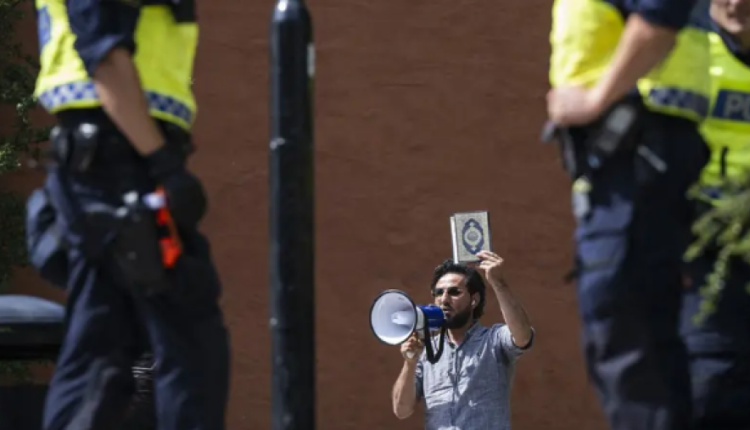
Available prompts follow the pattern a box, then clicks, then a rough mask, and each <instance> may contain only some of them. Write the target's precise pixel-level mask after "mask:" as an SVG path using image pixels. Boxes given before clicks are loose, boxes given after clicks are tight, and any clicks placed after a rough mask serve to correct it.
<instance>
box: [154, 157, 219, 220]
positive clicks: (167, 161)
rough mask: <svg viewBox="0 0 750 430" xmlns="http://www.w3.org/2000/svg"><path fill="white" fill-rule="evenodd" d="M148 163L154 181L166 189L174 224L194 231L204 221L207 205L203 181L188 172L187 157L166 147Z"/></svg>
mask: <svg viewBox="0 0 750 430" xmlns="http://www.w3.org/2000/svg"><path fill="white" fill-rule="evenodd" d="M146 159H147V161H148V163H149V169H150V172H151V175H152V177H153V178H154V179H155V180H156V182H157V185H159V186H161V187H163V188H164V192H165V194H166V199H167V206H168V207H169V211H170V212H171V214H172V218H173V219H174V221H175V223H176V224H178V225H180V226H183V227H188V228H190V227H195V226H196V225H197V224H198V222H200V220H201V219H203V216H204V215H205V213H206V209H207V206H208V203H207V198H206V193H205V191H204V189H203V185H202V184H201V182H200V180H198V178H197V177H195V175H193V174H192V173H190V172H189V171H188V170H187V169H186V168H185V160H184V157H182V156H181V155H180V154H178V153H175V152H173V151H172V150H170V149H168V148H167V147H166V145H165V146H163V147H162V148H160V149H158V150H156V151H155V152H154V153H152V154H149V155H148V156H146Z"/></svg>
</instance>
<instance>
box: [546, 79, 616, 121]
mask: <svg viewBox="0 0 750 430" xmlns="http://www.w3.org/2000/svg"><path fill="white" fill-rule="evenodd" d="M603 112H604V106H602V103H601V102H600V101H599V97H598V96H597V94H596V93H595V92H594V91H592V90H588V89H586V88H584V87H578V86H570V87H558V88H553V89H552V90H550V91H549V92H548V93H547V115H549V119H550V120H552V121H553V122H554V123H555V124H557V125H559V126H571V125H585V124H589V123H591V122H593V121H595V120H596V119H597V118H599V116H601V114H602V113H603Z"/></svg>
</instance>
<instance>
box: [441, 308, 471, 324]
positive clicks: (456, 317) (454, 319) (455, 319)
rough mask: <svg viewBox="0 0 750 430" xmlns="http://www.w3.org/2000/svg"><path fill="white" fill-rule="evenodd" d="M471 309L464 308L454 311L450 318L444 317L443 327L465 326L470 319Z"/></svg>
mask: <svg viewBox="0 0 750 430" xmlns="http://www.w3.org/2000/svg"><path fill="white" fill-rule="evenodd" d="M471 314H472V309H471V308H469V309H466V310H464V311H463V312H461V313H454V314H453V316H451V317H450V318H446V319H445V328H447V329H456V328H461V327H464V326H466V323H468V322H469V319H471Z"/></svg>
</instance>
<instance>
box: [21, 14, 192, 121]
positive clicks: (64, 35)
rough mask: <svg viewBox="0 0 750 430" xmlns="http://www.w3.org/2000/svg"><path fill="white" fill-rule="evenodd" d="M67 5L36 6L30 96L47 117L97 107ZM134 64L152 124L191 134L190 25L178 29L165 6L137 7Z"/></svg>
mask: <svg viewBox="0 0 750 430" xmlns="http://www.w3.org/2000/svg"><path fill="white" fill-rule="evenodd" d="M65 1H66V0H35V2H36V8H37V22H38V31H39V45H40V65H41V67H40V71H39V75H38V77H37V81H36V88H35V90H34V96H35V97H36V98H37V99H38V100H39V102H40V104H41V105H42V106H43V107H44V108H45V109H46V110H47V111H48V112H50V113H56V112H59V111H62V110H67V109H80V108H89V107H99V106H101V101H100V100H99V97H98V95H97V94H96V91H95V89H94V85H93V83H92V81H91V79H90V78H89V76H88V73H87V72H86V69H85V68H84V66H83V62H82V61H81V58H80V57H79V56H78V52H77V51H76V50H75V47H74V43H75V35H74V34H73V32H72V31H71V29H70V25H69V23H68V15H67V9H66V7H65ZM134 36H135V42H136V46H137V47H136V51H135V54H134V56H133V61H134V63H135V66H136V68H137V69H138V75H139V77H140V80H141V84H142V85H143V88H145V89H146V90H145V95H146V98H147V100H148V104H149V111H150V113H151V115H152V116H153V117H155V118H159V119H162V120H164V121H168V122H171V123H173V124H176V125H178V126H180V127H182V128H184V129H186V130H190V128H191V127H192V124H193V122H194V121H195V118H196V114H197V106H196V103H195V98H194V96H193V91H192V74H193V62H194V59H195V51H196V47H197V42H198V25H197V24H196V23H195V22H187V23H182V22H180V23H177V22H175V19H174V16H173V15H172V11H171V9H170V8H169V7H168V6H163V5H153V6H146V5H144V6H141V9H140V15H139V20H138V24H137V26H136V33H135V35H134Z"/></svg>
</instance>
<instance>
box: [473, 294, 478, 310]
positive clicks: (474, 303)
mask: <svg viewBox="0 0 750 430" xmlns="http://www.w3.org/2000/svg"><path fill="white" fill-rule="evenodd" d="M478 305H479V293H474V294H473V295H472V296H471V307H472V309H473V308H475V307H477V306H478Z"/></svg>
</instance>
